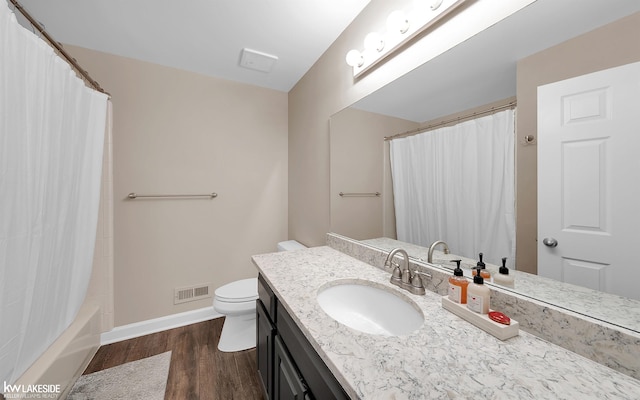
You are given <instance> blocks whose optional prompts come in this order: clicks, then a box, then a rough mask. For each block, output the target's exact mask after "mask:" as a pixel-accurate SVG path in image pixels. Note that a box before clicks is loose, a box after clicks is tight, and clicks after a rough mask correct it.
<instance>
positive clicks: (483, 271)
mask: <svg viewBox="0 0 640 400" xmlns="http://www.w3.org/2000/svg"><path fill="white" fill-rule="evenodd" d="M483 255H484V254H482V253H480V254H478V258H480V261H478V263H477V264H476V268H473V271H471V274H472V275H473V276H476V273H480V276H481V277H482V278H484V279H487V280H489V279H491V272H489V270H488V269H487V265H486V264H485V263H484V261H482V256H483ZM476 270H477V272H476Z"/></svg>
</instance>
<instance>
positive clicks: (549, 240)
mask: <svg viewBox="0 0 640 400" xmlns="http://www.w3.org/2000/svg"><path fill="white" fill-rule="evenodd" d="M542 243H543V244H544V245H545V246H549V247H556V246H557V245H558V241H557V240H555V239H554V238H544V239H543V240H542Z"/></svg>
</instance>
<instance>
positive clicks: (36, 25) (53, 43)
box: [9, 0, 111, 97]
mask: <svg viewBox="0 0 640 400" xmlns="http://www.w3.org/2000/svg"><path fill="white" fill-rule="evenodd" d="M9 1H11V3H12V4H13V5H14V6H15V8H16V10H18V11H19V12H20V14H22V15H24V17H25V18H26V19H27V20H28V21H29V23H30V24H31V25H32V26H33V27H34V28H36V29H37V30H38V32H40V34H42V36H44V37H45V39H47V42H49V44H51V46H53V47H55V49H56V50H57V51H58V52H59V53H60V54H61V55H62V56H63V57H64V58H65V59H66V60H67V62H68V63H69V64H71V66H72V67H73V69H75V70H76V71H77V72H78V73H79V74H80V75H82V78H83V79H84V80H85V82H88V83H89V85H91V86H92V87H93V88H94V89H95V90H97V91H99V92H102V93H104V94H106V95H107V96H109V97H111V95H110V94H109V93H108V92H106V91H105V90H104V89H102V87H101V86H100V84H99V83H98V82H96V81H95V80H94V79H93V78H91V76H90V75H89V73H88V72H87V71H85V70H84V69H82V67H81V66H80V64H78V61H76V59H75V58H73V57H71V56H70V55H69V53H67V52H66V51H65V50H64V49H63V48H62V45H61V44H60V43H58V42H56V41H55V39H54V38H53V37H51V35H49V33H48V32H47V31H46V30H45V29H44V27H43V26H42V25H40V23H39V22H38V21H36V20H35V19H34V18H33V17H32V16H31V15H30V14H29V12H27V10H25V9H24V7H22V5H21V4H20V3H18V1H17V0H9Z"/></svg>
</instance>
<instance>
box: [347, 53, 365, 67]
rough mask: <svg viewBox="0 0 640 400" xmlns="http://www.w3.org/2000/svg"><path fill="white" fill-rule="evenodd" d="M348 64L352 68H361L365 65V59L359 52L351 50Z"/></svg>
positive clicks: (348, 55) (348, 54)
mask: <svg viewBox="0 0 640 400" xmlns="http://www.w3.org/2000/svg"><path fill="white" fill-rule="evenodd" d="M346 59H347V64H349V66H351V67H354V68H355V67H361V66H362V64H364V57H363V56H362V53H360V52H359V51H358V50H351V51H349V52H348V53H347V57H346Z"/></svg>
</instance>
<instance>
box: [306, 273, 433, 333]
mask: <svg viewBox="0 0 640 400" xmlns="http://www.w3.org/2000/svg"><path fill="white" fill-rule="evenodd" d="M370 285H374V286H370ZM375 285H378V284H376V283H374V282H363V281H356V282H353V281H345V282H344V283H342V282H340V283H335V282H332V283H331V284H330V285H329V286H328V287H324V288H321V289H320V290H319V291H318V297H317V299H318V303H319V304H320V307H322V309H323V310H324V311H325V312H326V313H327V314H329V316H330V317H331V318H333V319H335V320H336V321H338V322H340V323H341V324H344V325H346V326H348V327H350V328H353V329H356V330H358V331H361V332H365V333H371V334H374V335H386V336H400V335H407V334H409V333H411V332H413V331H415V330H416V329H418V328H420V327H421V326H422V324H423V323H424V315H423V314H422V311H420V309H419V308H418V306H417V305H416V304H415V303H413V301H411V299H409V298H408V297H406V298H404V297H400V295H398V294H396V293H395V291H393V290H392V289H388V288H385V287H384V286H382V285H379V286H375Z"/></svg>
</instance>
